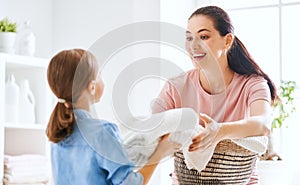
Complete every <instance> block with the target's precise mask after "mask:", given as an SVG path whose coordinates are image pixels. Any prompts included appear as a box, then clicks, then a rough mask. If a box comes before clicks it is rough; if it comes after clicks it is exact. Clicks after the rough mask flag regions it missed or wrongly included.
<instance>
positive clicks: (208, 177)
mask: <svg viewBox="0 0 300 185" xmlns="http://www.w3.org/2000/svg"><path fill="white" fill-rule="evenodd" d="M174 160H175V163H174V165H175V174H176V176H177V180H178V183H179V184H180V185H195V184H200V185H210V184H211V185H222V184H226V185H231V184H233V185H242V184H243V185H244V184H246V183H247V182H248V181H249V180H250V177H251V174H252V169H253V168H254V167H255V163H256V160H257V154H255V153H253V152H251V151H249V150H247V149H244V148H242V147H240V146H238V145H237V144H235V143H233V142H232V141H230V140H223V141H221V142H220V143H219V144H218V145H217V146H216V148H215V151H214V154H213V156H212V158H211V159H210V161H209V162H208V164H207V166H206V167H205V169H204V170H202V171H201V172H198V171H197V170H194V169H191V170H189V169H188V168H187V166H186V164H185V162H184V156H183V153H182V152H177V153H175V155H174Z"/></svg>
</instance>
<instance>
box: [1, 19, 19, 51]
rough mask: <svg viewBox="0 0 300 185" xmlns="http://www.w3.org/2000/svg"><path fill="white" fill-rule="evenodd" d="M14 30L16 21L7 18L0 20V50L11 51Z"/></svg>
mask: <svg viewBox="0 0 300 185" xmlns="http://www.w3.org/2000/svg"><path fill="white" fill-rule="evenodd" d="M16 32H17V23H15V22H12V21H10V20H9V19H8V18H3V19H2V20H0V52H5V53H13V48H14V44H15V40H16Z"/></svg>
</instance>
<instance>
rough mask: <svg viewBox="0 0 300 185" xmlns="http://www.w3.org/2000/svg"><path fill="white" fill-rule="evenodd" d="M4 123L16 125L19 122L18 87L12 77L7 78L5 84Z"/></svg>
mask: <svg viewBox="0 0 300 185" xmlns="http://www.w3.org/2000/svg"><path fill="white" fill-rule="evenodd" d="M4 120H5V122H10V123H17V122H18V121H19V86H18V85H17V84H16V82H15V77H14V75H11V76H10V77H9V78H8V81H7V82H6V84H5V115H4Z"/></svg>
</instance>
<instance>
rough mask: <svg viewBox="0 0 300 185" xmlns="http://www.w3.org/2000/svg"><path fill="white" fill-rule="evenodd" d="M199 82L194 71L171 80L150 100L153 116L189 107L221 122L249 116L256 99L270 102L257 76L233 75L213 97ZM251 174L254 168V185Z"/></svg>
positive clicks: (264, 84)
mask: <svg viewBox="0 0 300 185" xmlns="http://www.w3.org/2000/svg"><path fill="white" fill-rule="evenodd" d="M199 79H200V74H199V70H197V69H194V70H190V71H188V72H186V73H183V74H181V75H179V76H177V77H174V78H171V79H170V80H169V81H168V82H167V83H166V84H165V86H164V87H163V89H162V90H161V92H160V94H159V96H158V98H157V99H156V100H155V101H154V104H153V107H152V111H153V113H157V112H162V111H165V110H168V109H174V108H180V107H189V108H193V109H194V110H195V111H196V112H197V113H205V114H207V115H208V116H210V117H212V118H213V119H214V120H215V121H217V122H219V123H222V122H230V121H237V120H241V119H245V118H247V117H249V116H250V105H251V103H253V102H254V101H256V100H265V101H267V102H270V101H271V94H270V89H269V86H268V84H267V81H266V80H265V79H264V78H263V77H260V76H254V75H252V76H249V77H246V76H242V75H239V74H237V73H234V76H233V79H232V81H231V83H230V84H229V85H228V87H227V88H226V90H225V91H224V92H223V93H220V94H214V95H211V94H209V93H207V92H206V91H205V90H204V89H203V88H202V86H201V84H200V81H199ZM200 124H203V123H200ZM255 171H256V170H255V169H254V171H253V172H252V177H251V179H250V182H248V184H257V180H258V178H257V174H256V172H255Z"/></svg>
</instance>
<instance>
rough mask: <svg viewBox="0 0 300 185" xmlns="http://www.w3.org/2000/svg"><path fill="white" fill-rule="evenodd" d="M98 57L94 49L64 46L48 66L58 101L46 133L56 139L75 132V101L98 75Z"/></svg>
mask: <svg viewBox="0 0 300 185" xmlns="http://www.w3.org/2000/svg"><path fill="white" fill-rule="evenodd" d="M97 71H98V67H97V61H96V58H95V57H94V56H93V54H92V53H90V52H89V51H86V50H83V49H71V50H64V51H61V52H59V53H58V54H56V55H55V56H54V57H53V58H52V59H51V61H50V63H49V66H48V70H47V79H48V84H49V86H50V88H51V90H52V92H53V93H54V95H55V96H56V97H57V98H60V99H64V100H65V102H64V103H63V102H61V103H60V102H58V103H57V104H56V106H55V108H54V110H53V112H52V114H51V117H50V120H49V123H48V127H47V130H46V134H47V136H48V138H49V140H50V141H52V142H54V143H57V142H59V141H61V140H63V139H64V138H66V137H67V136H69V135H70V134H71V133H72V132H73V128H74V125H75V117H74V113H73V104H74V103H76V102H77V100H78V98H79V97H80V95H81V94H82V92H83V91H84V90H85V89H86V88H87V87H88V84H89V82H90V81H91V80H94V79H96V76H97Z"/></svg>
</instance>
